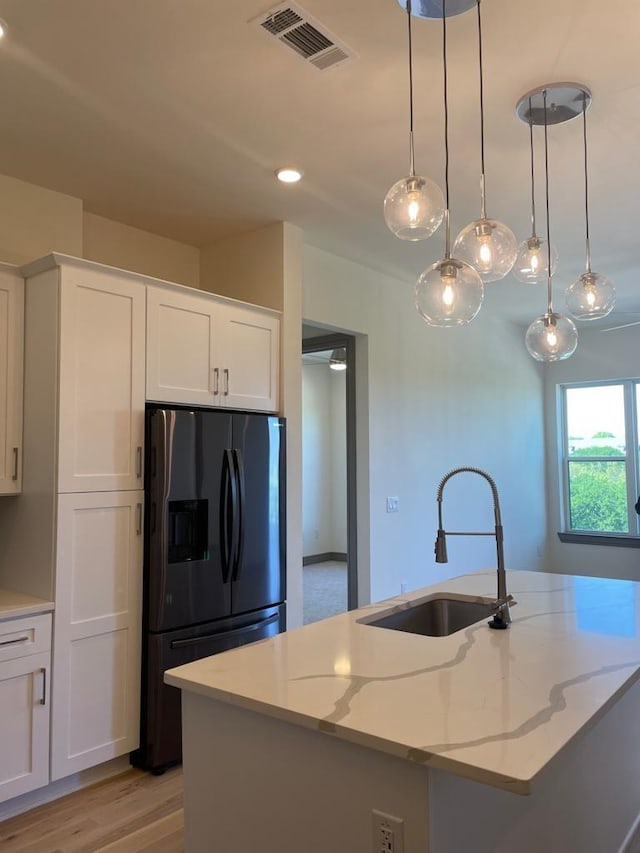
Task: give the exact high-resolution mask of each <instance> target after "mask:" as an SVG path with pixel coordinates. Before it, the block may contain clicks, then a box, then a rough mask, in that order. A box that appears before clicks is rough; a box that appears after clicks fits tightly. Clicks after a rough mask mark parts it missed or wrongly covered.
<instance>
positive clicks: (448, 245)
mask: <svg viewBox="0 0 640 853" xmlns="http://www.w3.org/2000/svg"><path fill="white" fill-rule="evenodd" d="M442 65H443V69H444V72H443V85H444V98H443V101H444V194H445V200H446V209H445V213H444V217H445V253H444V256H445V258H450V257H451V221H450V215H449V97H448V93H447V90H448V78H447V0H442Z"/></svg>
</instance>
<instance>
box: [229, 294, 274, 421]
mask: <svg viewBox="0 0 640 853" xmlns="http://www.w3.org/2000/svg"><path fill="white" fill-rule="evenodd" d="M223 318H224V322H223V323H221V324H220V328H219V333H220V334H219V338H218V342H219V356H218V361H219V363H220V364H221V365H222V369H221V377H220V386H219V391H220V397H219V400H220V402H219V405H221V406H230V407H232V408H237V409H255V410H259V411H266V412H277V411H278V368H279V361H278V355H279V352H280V340H279V333H280V322H279V320H278V318H277V317H274V316H273V315H272V314H268V313H266V312H262V311H260V310H258V309H252V308H246V307H244V306H240V307H237V306H235V305H227V306H225V310H224V315H223Z"/></svg>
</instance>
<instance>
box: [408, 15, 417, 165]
mask: <svg viewBox="0 0 640 853" xmlns="http://www.w3.org/2000/svg"><path fill="white" fill-rule="evenodd" d="M407 26H408V30H409V177H411V178H413V177H414V176H415V174H416V170H415V166H414V152H413V43H412V38H411V0H407Z"/></svg>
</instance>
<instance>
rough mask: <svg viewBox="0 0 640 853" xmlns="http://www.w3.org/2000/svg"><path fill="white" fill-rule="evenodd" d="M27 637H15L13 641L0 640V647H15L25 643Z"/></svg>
mask: <svg viewBox="0 0 640 853" xmlns="http://www.w3.org/2000/svg"><path fill="white" fill-rule="evenodd" d="M28 640H29V637H16V638H15V640H0V646H15V645H16V644H17V643H26V642H27V641H28Z"/></svg>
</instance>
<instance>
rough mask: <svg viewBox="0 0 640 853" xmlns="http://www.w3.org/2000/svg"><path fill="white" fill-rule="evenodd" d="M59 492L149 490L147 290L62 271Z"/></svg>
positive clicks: (89, 272) (113, 278) (98, 273)
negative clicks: (145, 487)
mask: <svg viewBox="0 0 640 853" xmlns="http://www.w3.org/2000/svg"><path fill="white" fill-rule="evenodd" d="M59 342H60V343H59V346H60V374H59V375H60V402H59V433H58V436H59V445H58V491H59V492H87V491H116V490H133V489H139V488H141V487H142V485H143V479H142V477H143V471H142V461H143V450H142V447H143V440H144V376H145V286H144V285H143V284H141V283H140V282H137V281H134V280H132V279H129V278H127V277H126V275H124V274H118V272H117V271H108V272H106V271H103V270H98V269H85V268H82V267H64V266H61V268H60V334H59Z"/></svg>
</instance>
